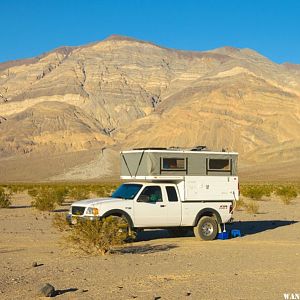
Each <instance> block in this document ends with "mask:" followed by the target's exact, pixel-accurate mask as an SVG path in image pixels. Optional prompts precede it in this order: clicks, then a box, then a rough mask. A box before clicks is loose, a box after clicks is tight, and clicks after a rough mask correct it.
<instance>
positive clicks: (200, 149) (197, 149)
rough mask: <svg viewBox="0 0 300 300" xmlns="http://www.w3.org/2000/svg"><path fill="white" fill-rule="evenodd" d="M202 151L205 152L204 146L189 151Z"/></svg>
mask: <svg viewBox="0 0 300 300" xmlns="http://www.w3.org/2000/svg"><path fill="white" fill-rule="evenodd" d="M202 150H207V147H206V146H196V147H194V148H192V149H191V151H202Z"/></svg>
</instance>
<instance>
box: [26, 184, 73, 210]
mask: <svg viewBox="0 0 300 300" xmlns="http://www.w3.org/2000/svg"><path fill="white" fill-rule="evenodd" d="M67 193H68V190H67V189H66V188H65V187H62V186H51V187H50V186H42V187H41V186H40V187H38V188H34V189H30V190H28V194H29V195H30V196H31V197H32V198H33V201H32V202H31V205H32V206H34V207H35V208H36V209H38V210H42V211H51V210H54V209H55V207H56V205H61V204H62V203H63V202H64V200H65V197H66V196H67Z"/></svg>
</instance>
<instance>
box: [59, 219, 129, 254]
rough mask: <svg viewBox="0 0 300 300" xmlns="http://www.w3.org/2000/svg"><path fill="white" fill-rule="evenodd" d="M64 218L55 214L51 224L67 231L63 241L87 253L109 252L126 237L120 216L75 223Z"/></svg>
mask: <svg viewBox="0 0 300 300" xmlns="http://www.w3.org/2000/svg"><path fill="white" fill-rule="evenodd" d="M64 219H65V217H64V216H62V215H58V216H56V217H55V218H54V220H53V225H54V226H55V227H56V228H57V229H58V230H60V231H64V232H66V233H67V235H66V239H65V241H66V242H67V243H68V244H71V245H72V247H73V248H75V249H77V250H80V251H83V252H84V253H87V254H101V255H103V254H106V253H109V252H110V251H111V250H112V249H113V248H114V247H115V246H118V245H122V244H123V243H124V241H125V239H126V237H127V232H126V230H124V223H123V222H122V221H121V220H122V219H120V218H114V217H108V218H105V219H103V220H99V219H97V220H94V221H91V220H84V221H79V222H78V223H77V224H75V225H68V223H67V222H66V221H65V220H64Z"/></svg>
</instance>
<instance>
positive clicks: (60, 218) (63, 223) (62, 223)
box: [52, 213, 71, 232]
mask: <svg viewBox="0 0 300 300" xmlns="http://www.w3.org/2000/svg"><path fill="white" fill-rule="evenodd" d="M52 225H53V227H54V228H56V229H57V230H59V231H60V232H63V231H67V230H70V228H71V227H70V224H69V223H68V221H67V219H66V215H65V214H59V213H56V214H55V215H54V217H53V219H52Z"/></svg>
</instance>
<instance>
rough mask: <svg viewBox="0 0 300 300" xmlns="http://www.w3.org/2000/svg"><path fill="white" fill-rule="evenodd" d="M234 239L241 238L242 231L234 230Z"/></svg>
mask: <svg viewBox="0 0 300 300" xmlns="http://www.w3.org/2000/svg"><path fill="white" fill-rule="evenodd" d="M230 235H231V237H232V238H236V237H241V236H242V234H241V231H240V230H239V229H232V230H231V233H230Z"/></svg>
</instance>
